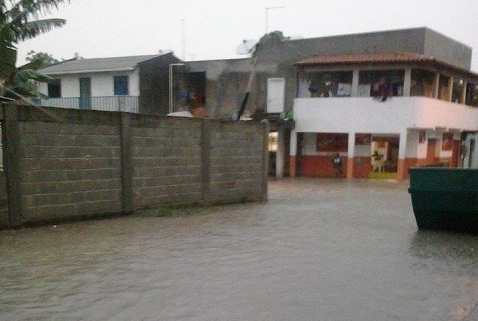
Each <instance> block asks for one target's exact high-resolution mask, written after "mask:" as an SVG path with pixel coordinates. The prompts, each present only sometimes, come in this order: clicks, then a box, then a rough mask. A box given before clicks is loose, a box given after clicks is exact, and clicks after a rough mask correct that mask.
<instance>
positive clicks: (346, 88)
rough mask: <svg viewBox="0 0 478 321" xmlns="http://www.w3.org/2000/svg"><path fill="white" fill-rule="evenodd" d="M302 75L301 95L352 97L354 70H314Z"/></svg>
mask: <svg viewBox="0 0 478 321" xmlns="http://www.w3.org/2000/svg"><path fill="white" fill-rule="evenodd" d="M300 77H301V79H300V82H299V97H350V94H351V91H352V71H331V72H313V73H305V74H303V75H301V76H300ZM307 91H308V92H307Z"/></svg>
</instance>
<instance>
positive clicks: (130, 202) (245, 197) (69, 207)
mask: <svg viewBox="0 0 478 321" xmlns="http://www.w3.org/2000/svg"><path fill="white" fill-rule="evenodd" d="M3 116H4V119H3V124H4V126H3V127H2V128H3V134H4V137H5V139H4V155H5V162H4V168H5V174H6V180H5V181H6V183H5V184H4V185H3V187H6V189H5V190H6V193H5V192H4V193H2V194H1V195H0V199H1V197H2V195H3V196H4V195H5V194H6V195H8V198H5V199H6V203H7V204H8V213H7V214H5V213H3V212H2V211H1V206H0V228H4V226H5V224H8V227H10V228H14V227H21V226H26V225H32V224H42V223H55V222H59V221H66V220H77V219H84V218H90V217H97V216H104V215H112V214H126V213H130V212H133V211H135V210H139V209H144V208H151V207H158V206H166V205H168V206H170V205H190V204H206V205H207V204H213V203H233V202H240V201H241V202H242V201H264V200H266V199H267V175H266V174H267V155H268V153H267V135H268V128H267V127H268V126H267V125H265V124H257V123H242V122H241V123H239V122H237V123H231V122H220V121H212V120H205V119H192V118H170V117H160V116H151V115H140V114H126V113H115V112H102V111H92V110H74V109H59V108H43V109H41V110H40V109H38V108H35V107H31V106H15V105H4V106H3ZM0 183H1V181H0ZM0 192H1V190H0ZM4 203H5V202H4ZM0 205H1V202H0Z"/></svg>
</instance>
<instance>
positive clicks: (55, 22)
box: [12, 19, 66, 42]
mask: <svg viewBox="0 0 478 321" xmlns="http://www.w3.org/2000/svg"><path fill="white" fill-rule="evenodd" d="M65 23H66V20H65V19H44V20H36V21H31V22H27V23H24V24H22V25H21V26H19V27H18V28H14V29H13V30H12V31H13V33H14V37H15V39H16V41H15V42H18V41H24V40H27V39H31V38H35V37H36V36H38V35H41V34H43V33H46V32H48V31H51V30H53V29H55V28H59V27H61V26H64V25H65Z"/></svg>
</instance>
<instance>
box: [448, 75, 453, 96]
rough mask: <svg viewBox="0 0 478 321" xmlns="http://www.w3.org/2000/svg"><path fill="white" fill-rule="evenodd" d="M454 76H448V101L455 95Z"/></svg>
mask: <svg viewBox="0 0 478 321" xmlns="http://www.w3.org/2000/svg"><path fill="white" fill-rule="evenodd" d="M453 81H454V79H453V77H448V83H447V95H448V97H447V101H451V100H452V97H453Z"/></svg>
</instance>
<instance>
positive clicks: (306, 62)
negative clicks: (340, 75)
mask: <svg viewBox="0 0 478 321" xmlns="http://www.w3.org/2000/svg"><path fill="white" fill-rule="evenodd" d="M385 63H423V64H434V65H437V66H440V67H441V68H446V69H449V70H454V71H456V72H459V73H462V74H466V75H467V76H469V77H472V78H473V79H477V80H478V74H476V73H474V72H472V71H470V70H468V69H464V68H461V67H458V66H454V65H452V64H449V63H447V62H444V61H441V60H438V59H436V58H435V57H432V56H428V55H422V54H417V53H413V52H385V53H352V54H341V55H322V56H312V57H309V58H306V59H303V60H300V61H299V62H297V63H296V65H297V66H302V67H304V66H316V65H353V64H385Z"/></svg>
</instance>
